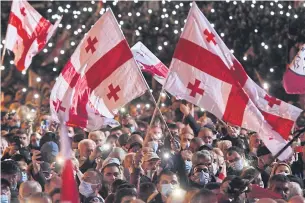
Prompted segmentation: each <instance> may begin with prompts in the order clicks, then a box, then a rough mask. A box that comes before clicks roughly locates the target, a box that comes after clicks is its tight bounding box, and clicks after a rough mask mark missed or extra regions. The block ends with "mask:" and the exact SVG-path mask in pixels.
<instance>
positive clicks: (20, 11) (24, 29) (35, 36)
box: [5, 1, 61, 71]
mask: <svg viewBox="0 0 305 203" xmlns="http://www.w3.org/2000/svg"><path fill="white" fill-rule="evenodd" d="M60 20H61V18H60V19H58V20H57V21H56V23H55V24H54V25H52V24H51V23H50V22H49V21H48V20H46V19H45V18H43V17H42V16H41V15H40V14H39V13H38V12H37V11H36V10H35V9H34V8H33V7H32V6H31V5H30V4H29V3H28V2H27V1H13V2H12V10H11V13H10V18H9V22H8V27H7V33H6V40H5V43H6V44H5V45H6V48H7V49H9V50H11V51H13V52H14V55H15V59H14V62H15V65H16V67H17V69H18V70H19V71H23V70H26V69H27V68H28V67H29V66H30V64H31V62H32V58H33V57H34V56H35V55H36V54H37V53H38V52H40V51H41V50H42V49H43V47H44V46H45V45H46V43H47V42H48V40H49V39H50V38H51V36H52V35H53V33H54V32H55V30H56V29H57V26H58V25H59V22H60Z"/></svg>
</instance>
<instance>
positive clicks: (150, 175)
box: [146, 170, 155, 179]
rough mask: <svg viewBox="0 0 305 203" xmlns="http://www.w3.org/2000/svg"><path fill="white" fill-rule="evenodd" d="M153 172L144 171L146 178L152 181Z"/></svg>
mask: <svg viewBox="0 0 305 203" xmlns="http://www.w3.org/2000/svg"><path fill="white" fill-rule="evenodd" d="M154 172H155V171H153V170H147V171H146V176H147V177H149V178H150V179H152V177H153V174H154Z"/></svg>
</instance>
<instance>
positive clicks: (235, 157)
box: [227, 151, 242, 164]
mask: <svg viewBox="0 0 305 203" xmlns="http://www.w3.org/2000/svg"><path fill="white" fill-rule="evenodd" d="M240 159H242V157H241V156H240V155H239V154H238V153H237V152H235V151H233V152H232V153H231V154H229V153H228V154H227V162H228V163H229V164H230V163H233V162H236V161H239V160H240Z"/></svg>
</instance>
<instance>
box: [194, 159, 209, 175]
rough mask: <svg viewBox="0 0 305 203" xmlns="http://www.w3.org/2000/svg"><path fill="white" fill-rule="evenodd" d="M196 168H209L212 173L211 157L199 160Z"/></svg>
mask: <svg viewBox="0 0 305 203" xmlns="http://www.w3.org/2000/svg"><path fill="white" fill-rule="evenodd" d="M196 168H198V169H205V168H207V169H208V170H209V171H210V172H212V159H211V157H203V158H200V159H199V160H198V163H197V166H196Z"/></svg>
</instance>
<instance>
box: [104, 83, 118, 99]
mask: <svg viewBox="0 0 305 203" xmlns="http://www.w3.org/2000/svg"><path fill="white" fill-rule="evenodd" d="M108 88H109V91H110V92H109V93H108V94H107V97H108V99H109V100H111V98H112V97H113V99H114V101H115V102H116V101H117V100H118V99H119V96H118V95H117V94H118V92H119V91H120V90H121V88H120V86H119V85H118V86H116V87H115V88H113V85H112V84H110V85H109V86H108Z"/></svg>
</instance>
